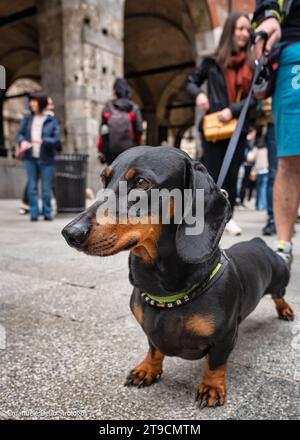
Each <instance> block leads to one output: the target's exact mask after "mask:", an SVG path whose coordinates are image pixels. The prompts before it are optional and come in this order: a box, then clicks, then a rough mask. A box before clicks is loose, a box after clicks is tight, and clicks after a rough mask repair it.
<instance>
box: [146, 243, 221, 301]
mask: <svg viewBox="0 0 300 440" xmlns="http://www.w3.org/2000/svg"><path fill="white" fill-rule="evenodd" d="M228 261H229V259H228V257H227V255H226V254H225V252H224V251H222V253H221V258H220V261H219V263H218V264H217V265H216V267H215V268H214V269H213V271H212V272H211V274H210V275H209V277H208V278H207V279H206V280H205V281H204V282H199V283H196V284H194V285H193V286H192V287H191V288H190V289H188V290H186V291H185V292H180V293H176V294H175V295H172V296H156V295H153V294H152V293H148V292H144V291H143V290H141V296H142V298H143V299H144V300H145V301H146V303H147V304H149V305H151V306H153V307H159V308H167V309H171V308H174V307H179V306H182V305H184V304H187V303H188V302H190V301H192V300H193V299H194V298H195V297H196V296H198V295H200V294H202V293H204V292H205V291H206V290H207V289H208V288H209V287H211V286H212V284H214V283H215V282H216V281H217V280H218V279H219V278H220V276H221V275H222V274H223V272H224V270H225V268H226V266H227V264H228Z"/></svg>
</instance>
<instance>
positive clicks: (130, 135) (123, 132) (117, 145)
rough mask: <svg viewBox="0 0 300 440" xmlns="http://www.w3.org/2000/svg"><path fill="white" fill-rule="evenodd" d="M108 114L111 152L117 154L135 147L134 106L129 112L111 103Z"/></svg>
mask: <svg viewBox="0 0 300 440" xmlns="http://www.w3.org/2000/svg"><path fill="white" fill-rule="evenodd" d="M106 115H107V124H108V128H109V153H110V154H112V155H114V156H115V155H118V154H121V153H122V152H123V151H125V150H127V149H128V148H130V147H134V145H135V144H134V132H133V121H134V118H135V115H134V107H133V109H132V111H130V112H127V111H122V110H120V109H119V108H117V107H115V106H114V105H113V104H112V103H110V104H109V105H108V113H106Z"/></svg>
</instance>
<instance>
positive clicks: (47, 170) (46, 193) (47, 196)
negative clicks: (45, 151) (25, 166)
mask: <svg viewBox="0 0 300 440" xmlns="http://www.w3.org/2000/svg"><path fill="white" fill-rule="evenodd" d="M53 175H54V165H48V164H46V163H44V162H40V176H41V180H42V201H43V216H44V217H45V219H51V195H52V188H51V183H52V179H53Z"/></svg>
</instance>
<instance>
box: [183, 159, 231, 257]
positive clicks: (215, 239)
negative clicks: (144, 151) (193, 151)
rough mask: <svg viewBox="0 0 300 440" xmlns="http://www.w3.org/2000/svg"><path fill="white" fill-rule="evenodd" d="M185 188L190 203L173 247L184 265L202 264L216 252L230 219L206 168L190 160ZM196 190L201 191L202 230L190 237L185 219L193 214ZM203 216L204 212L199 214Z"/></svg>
mask: <svg viewBox="0 0 300 440" xmlns="http://www.w3.org/2000/svg"><path fill="white" fill-rule="evenodd" d="M185 188H190V189H191V190H192V201H191V203H190V207H189V209H188V211H185V212H184V216H183V219H182V223H181V224H180V225H178V228H177V233H176V248H177V252H178V255H179V257H180V258H181V259H182V260H183V261H185V262H187V263H202V262H204V261H206V260H207V259H209V257H210V256H211V255H212V253H213V251H214V250H216V248H217V246H218V244H219V241H220V239H221V236H222V234H223V231H224V228H225V225H226V223H227V222H228V220H229V219H230V217H231V208H230V205H229V202H228V200H227V197H226V196H225V195H224V193H223V192H222V191H221V190H220V188H219V187H218V186H217V185H216V184H215V182H214V181H213V179H212V177H211V176H210V175H209V174H208V172H207V170H206V168H205V167H204V166H203V165H202V164H200V163H197V162H193V161H192V160H189V161H187V165H186V176H185ZM196 189H202V190H204V228H202V233H200V234H198V235H189V233H188V228H191V225H188V224H187V222H186V218H187V216H190V215H191V214H192V215H193V216H195V213H196ZM202 215H203V213H202Z"/></svg>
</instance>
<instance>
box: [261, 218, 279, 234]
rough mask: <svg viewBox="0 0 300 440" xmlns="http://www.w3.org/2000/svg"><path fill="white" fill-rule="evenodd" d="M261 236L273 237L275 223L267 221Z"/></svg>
mask: <svg viewBox="0 0 300 440" xmlns="http://www.w3.org/2000/svg"><path fill="white" fill-rule="evenodd" d="M262 234H263V235H274V234H276V226H275V223H274V222H272V221H268V223H267V224H266V226H265V227H264V228H263V230H262Z"/></svg>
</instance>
